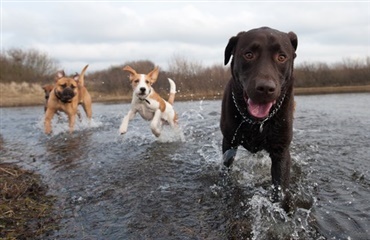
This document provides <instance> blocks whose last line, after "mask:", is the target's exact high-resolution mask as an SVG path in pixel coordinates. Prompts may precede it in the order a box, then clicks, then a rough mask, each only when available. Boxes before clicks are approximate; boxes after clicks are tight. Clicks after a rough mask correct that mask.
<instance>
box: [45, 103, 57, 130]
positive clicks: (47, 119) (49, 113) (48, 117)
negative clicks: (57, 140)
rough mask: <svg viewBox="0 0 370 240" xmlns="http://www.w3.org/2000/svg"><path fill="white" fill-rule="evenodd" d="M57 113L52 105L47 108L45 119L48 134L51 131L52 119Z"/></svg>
mask: <svg viewBox="0 0 370 240" xmlns="http://www.w3.org/2000/svg"><path fill="white" fill-rule="evenodd" d="M54 114H55V110H52V109H50V107H49V108H48V109H47V110H46V113H45V120H44V132H45V133H46V134H50V133H51V120H52V119H53V116H54Z"/></svg>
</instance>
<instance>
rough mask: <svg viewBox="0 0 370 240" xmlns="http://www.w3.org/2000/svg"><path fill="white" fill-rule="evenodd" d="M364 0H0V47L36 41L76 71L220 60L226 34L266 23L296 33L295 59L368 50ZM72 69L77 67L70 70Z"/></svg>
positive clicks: (336, 57) (330, 58) (331, 58)
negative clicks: (178, 59)
mask: <svg viewBox="0 0 370 240" xmlns="http://www.w3.org/2000/svg"><path fill="white" fill-rule="evenodd" d="M369 5H370V3H364V2H340V3H338V2H325V3H321V2H311V3H310V2H200V3H198V2H176V1H173V2H165V3H163V2H76V3H75V2H48V3H37V2H32V3H27V2H22V3H17V2H5V3H2V6H3V10H2V13H3V15H2V48H5V49H6V48H11V47H20V48H37V49H39V50H40V51H46V52H47V53H48V54H49V55H50V56H52V57H53V58H55V59H58V60H59V61H60V63H61V65H62V66H63V67H65V68H66V69H72V70H73V71H76V70H77V71H78V70H79V69H80V66H79V64H85V63H86V62H88V63H90V64H91V67H90V68H89V69H90V70H99V69H103V68H107V67H109V66H112V65H119V64H123V63H124V62H126V61H134V60H151V61H153V62H155V63H156V64H158V65H160V66H162V67H166V65H167V64H168V61H169V60H170V59H171V57H173V56H174V55H175V54H176V55H181V56H184V57H186V58H187V59H189V60H194V61H197V62H201V63H203V64H205V65H210V64H222V62H223V52H224V48H225V46H226V44H227V42H228V40H229V38H230V37H232V36H234V35H236V34H237V33H238V32H240V31H244V30H249V29H251V28H256V27H260V26H270V27H273V28H276V29H279V30H281V31H285V32H288V31H294V32H295V33H296V34H297V35H298V42H299V44H298V58H297V62H298V63H299V62H305V61H322V62H323V61H325V62H329V63H331V62H336V61H341V60H342V59H343V58H346V57H351V56H357V57H366V56H369V55H370V52H369V51H370V50H369V45H370V22H369V19H370V10H369V9H370V6H369ZM75 68H77V69H75Z"/></svg>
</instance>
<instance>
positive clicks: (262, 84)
mask: <svg viewBox="0 0 370 240" xmlns="http://www.w3.org/2000/svg"><path fill="white" fill-rule="evenodd" d="M256 91H257V92H258V93H259V94H263V95H267V96H268V95H272V94H274V93H275V91H276V84H275V83H274V82H273V81H259V82H258V83H257V84H256Z"/></svg>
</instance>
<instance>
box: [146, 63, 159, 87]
mask: <svg viewBox="0 0 370 240" xmlns="http://www.w3.org/2000/svg"><path fill="white" fill-rule="evenodd" d="M147 75H148V77H149V79H150V83H151V84H153V83H155V82H156V81H157V78H158V75H159V68H158V67H155V68H154V69H153V70H152V71H151V72H150V73H148V74H147Z"/></svg>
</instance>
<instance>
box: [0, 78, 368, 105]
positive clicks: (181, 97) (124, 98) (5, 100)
mask: <svg viewBox="0 0 370 240" xmlns="http://www.w3.org/2000/svg"><path fill="white" fill-rule="evenodd" d="M294 92H295V94H296V95H313V94H330V93H359V92H370V85H365V86H343V87H315V88H296V89H295V90H294ZM90 94H91V96H92V99H93V102H129V101H131V95H117V94H112V95H109V94H108V95H107V94H102V93H99V92H91V91H90ZM221 97H222V94H221V93H219V92H214V93H213V92H212V91H210V92H207V93H194V94H191V93H186V94H184V93H178V94H177V95H176V100H177V101H189V100H201V99H221ZM44 101H45V100H44V91H43V89H42V86H41V85H40V84H29V83H25V82H24V83H21V84H16V83H7V84H4V83H0V107H19V106H35V105H43V104H44Z"/></svg>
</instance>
